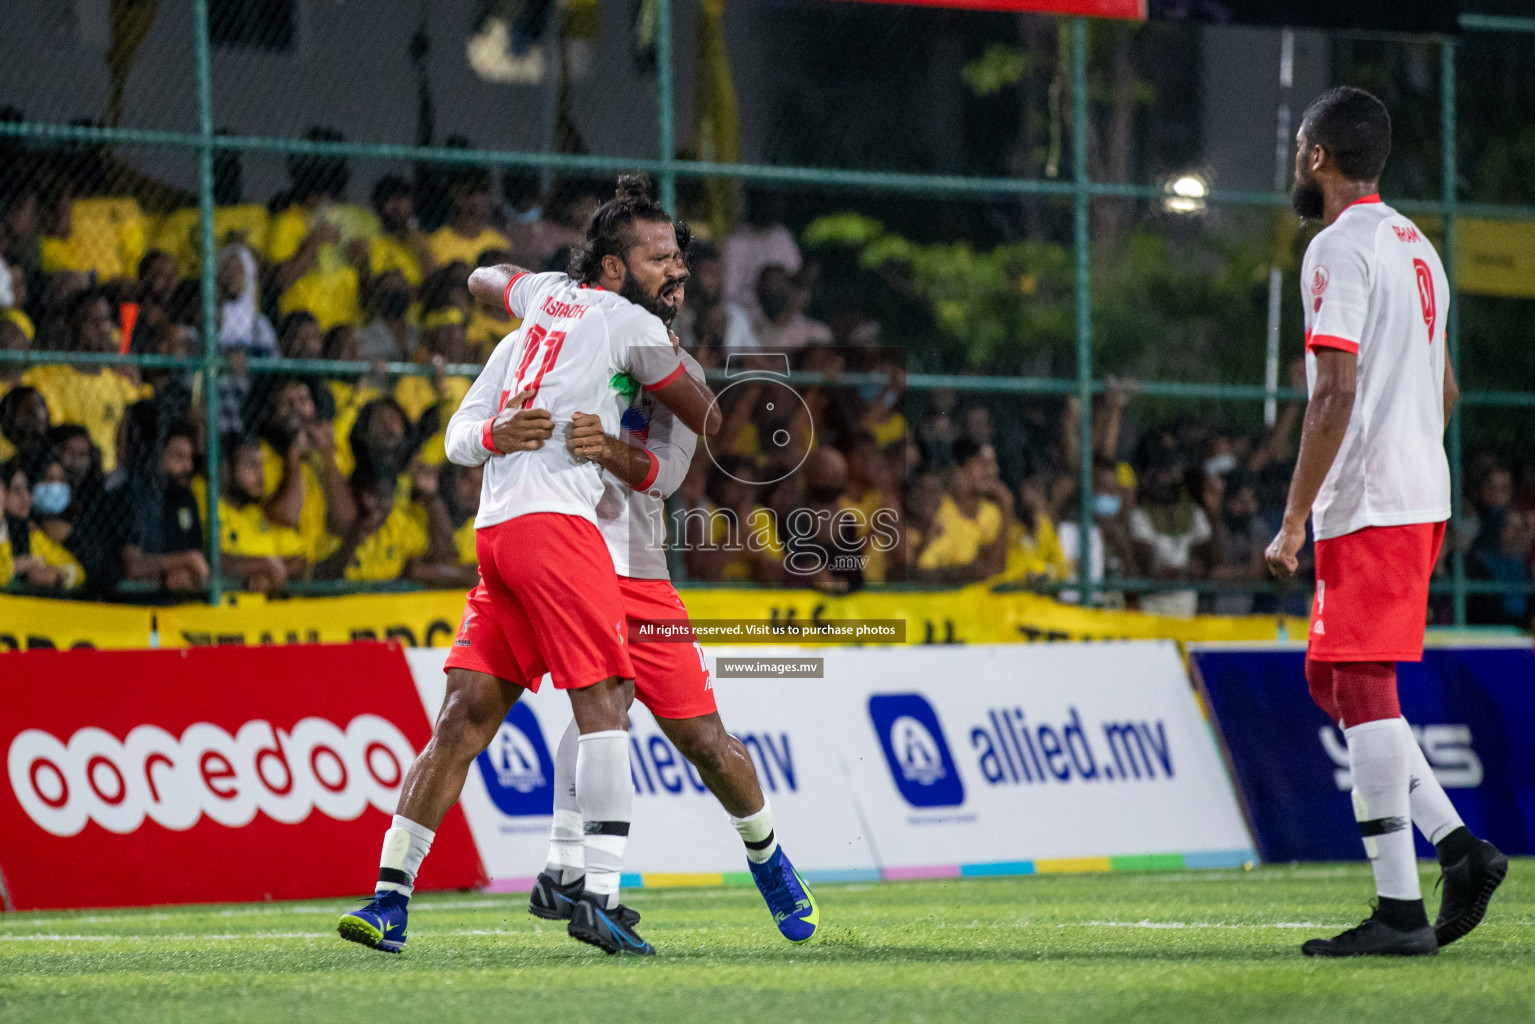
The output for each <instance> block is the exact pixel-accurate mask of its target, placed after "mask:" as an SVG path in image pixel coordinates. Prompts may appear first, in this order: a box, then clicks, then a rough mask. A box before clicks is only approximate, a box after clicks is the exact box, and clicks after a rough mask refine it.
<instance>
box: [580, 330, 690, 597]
mask: <svg viewBox="0 0 1535 1024" xmlns="http://www.w3.org/2000/svg"><path fill="white" fill-rule="evenodd" d="M679 354H680V355H681V357H682V365H683V367H684V368H685V369H686V370H687V372H688V374H689V375H690V376H691V377H692V378H693V379H694V380H696V381H698V383H700V384H702V383H704V368H703V367H702V366H699V365H698V361H697V360H696V359H694V358H693V357H692V356H691V355H689V354H688V353H687V352H685V351H684V352H681V353H679ZM622 425H623V432H622V433H621V434H620V435H619V437H620V438H621V439H622V440H624V441H625V442H627V443H629V444H632V445H634V446H636V447H643V448H644V449H645V453H646V454H647V455H648V456H649V457H650V473H649V475H648V476H646V478H645V479H644V480H643V481H641V482H640V486H639V487H635V488H631V487H630V486H629V485H628V484H626V483H624V482H623V481H622V480H620V479H619V478H618V477H616V476H614V475H613V474H612V473H608V472H604V473H603V474H602V483H603V492H602V500H601V501H600V502H598V503H597V528H598V529H599V530H601V531H602V539H603V540H605V541H607V544H608V552H609V553H610V554H611V555H612V556H613V568H614V569H615V570H617V572H618V575H620V576H632V577H635V578H636V579H642V580H664V579H669V578H670V577H671V573H670V572H669V571H668V569H667V565H666V499H667V498H669V497H671V495H672V492H674V491H675V490H676V489H677V488H678V487H681V486H682V480H683V477H685V476H687V475H688V467H689V466H691V465H692V464H693V453H694V452H696V451H697V450H698V435H697V434H695V433H693V432H692V431H691V430H689V429H688V428H687V426H686V425H684V424H683V423H682V421H680V420H678V419H677V417H676V415H675V414H674V413H673V412H672V411H671V410H670V409H668V408H667V407H666V406H664V405H662V404H661V403H660V402H658V401H656V399H655V396H654V395H652V394H650V392H648V391H646V390H644V389H643V388H640V389H636V391H635V394H634V398H633V400H632V401H631V402H630V404H629V408H628V409H626V410H624V414H623V419H622Z"/></svg>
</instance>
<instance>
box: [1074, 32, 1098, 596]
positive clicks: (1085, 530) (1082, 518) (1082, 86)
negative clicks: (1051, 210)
mask: <svg viewBox="0 0 1535 1024" xmlns="http://www.w3.org/2000/svg"><path fill="white" fill-rule="evenodd" d="M1071 158H1072V167H1073V171H1074V185H1075V189H1074V191H1073V193H1072V203H1073V205H1074V207H1075V210H1074V212H1075V215H1076V216H1075V225H1074V228H1075V231H1074V235H1075V237H1074V239H1073V246H1074V248H1075V253H1076V258H1077V401H1078V402H1079V403H1080V404H1081V410H1080V417H1079V426H1080V428H1081V432H1082V433H1081V440H1080V444H1081V452H1080V455H1079V459H1078V461H1079V462H1080V463H1081V465H1080V466H1079V467H1078V469H1079V470H1080V474H1081V477H1080V481H1081V482H1080V487H1081V491H1082V495H1081V500H1080V501H1079V502H1078V506H1077V583H1078V586H1079V587H1080V588H1081V589H1080V594H1081V601H1082V603H1083V604H1094V603H1096V600H1097V595H1095V594H1093V593H1092V592H1091V591H1089V589H1088V587H1089V586H1090V585H1091V583H1092V566H1091V564H1090V562H1091V556H1092V528H1093V518H1094V517H1093V328H1092V316H1091V309H1090V306H1089V303H1090V299H1091V282H1090V280H1089V278H1090V275H1091V273H1092V261H1091V259H1090V256H1091V252H1090V246H1091V245H1092V240H1091V237H1090V234H1089V231H1088V214H1089V212H1090V209H1089V203H1090V200H1091V196H1090V194H1089V192H1088V188H1087V186H1088V179H1087V22H1086V21H1084V20H1083V19H1081V18H1073V19H1072V20H1071Z"/></svg>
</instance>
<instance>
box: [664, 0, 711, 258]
mask: <svg viewBox="0 0 1535 1024" xmlns="http://www.w3.org/2000/svg"><path fill="white" fill-rule="evenodd" d="M656 84H657V85H658V87H659V90H658V91H659V102H660V106H661V123H660V148H661V167H662V170H661V205H662V206H664V207H666V209H667V210H668V211H670V212H671V215H672V216H673V217H675V216H677V172H676V171H675V170H673V169H672V161H673V160H675V159H676V158H677V143H676V139H675V138H674V136H675V134H676V112H675V111H674V110H673V109H672V106H673V100H672V3H671V0H656ZM722 241H723V240H722Z"/></svg>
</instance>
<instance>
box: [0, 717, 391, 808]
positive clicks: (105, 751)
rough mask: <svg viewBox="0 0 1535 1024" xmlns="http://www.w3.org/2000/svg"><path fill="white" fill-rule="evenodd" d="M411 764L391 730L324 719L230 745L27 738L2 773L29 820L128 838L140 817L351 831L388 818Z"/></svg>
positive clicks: (190, 736) (148, 730)
mask: <svg viewBox="0 0 1535 1024" xmlns="http://www.w3.org/2000/svg"><path fill="white" fill-rule="evenodd" d="M415 756H416V752H415V750H414V749H413V748H412V747H411V745H410V742H409V741H408V740H406V738H405V736H404V735H403V734H402V733H401V732H400V730H399V729H398V728H396V727H395V725H394V724H393V723H392V722H390V721H388V720H387V719H384V718H380V717H379V716H377V715H358V716H357V717H356V718H354V719H352V720H351V721H350V722H349V723H347V725H346V728H345V729H343V728H341V727H340V726H337V725H336V724H334V723H332V722H330V721H327V720H326V719H323V718H305V719H302V720H300V721H299V722H298V723H296V724H295V725H294V726H293V728H292V729H288V730H284V729H278V728H276V727H275V726H273V725H272V723H271V722H268V721H264V720H260V719H258V720H255V721H250V722H246V723H245V724H244V725H243V726H241V727H240V729H239V730H238V731H237V732H236V733H235V734H234V735H233V736H231V735H230V734H229V733H227V732H225V731H224V730H223V729H221V728H219V727H218V726H216V725H211V724H209V723H207V722H197V723H195V724H193V725H191V726H189V727H188V728H187V729H186V731H185V732H183V733H182V734H181V736H180V738H179V739H178V738H177V737H175V736H173V735H171V734H170V733H169V732H167V731H165V730H164V729H162V728H160V727H159V726H155V725H141V726H139V727H138V728H136V729H134V730H133V731H131V732H130V733H128V736H127V738H126V739H122V740H119V739H118V738H117V737H115V736H113V735H112V734H111V733H109V732H107V731H106V730H105V729H98V728H95V727H90V728H85V729H81V730H80V731H78V732H76V733H75V734H74V735H73V736H71V737H69V740H68V742H64V741H61V740H59V739H58V738H57V737H55V736H53V735H52V734H51V733H47V732H44V731H42V730H41V729H28V730H26V731H25V732H23V733H20V734H19V735H18V736H17V737H16V738H15V739H14V740H12V741H11V747H10V752H9V754H8V755H7V758H6V766H7V768H8V770H9V773H10V780H11V789H12V791H13V792H15V794H16V799H17V800H18V801H19V802H20V804H21V806H22V809H23V810H25V811H26V812H27V815H28V816H29V817H30V818H31V819H32V820H33V821H35V822H36V823H37V824H38V825H39V826H40V827H41V828H42V829H44V830H45V831H47V832H51V833H52V834H54V835H56V836H72V835H75V834H77V833H78V832H80V830H81V829H83V828H85V823H86V822H87V821H94V822H96V824H98V825H100V826H101V827H102V828H104V829H106V830H107V831H109V832H116V833H119V834H127V833H129V832H134V831H136V830H137V829H138V828H139V827H140V826H141V825H142V824H143V823H144V819H145V817H148V818H149V819H150V820H151V821H153V822H155V823H156V824H158V825H160V826H161V827H163V828H167V829H172V830H174V831H183V830H185V829H189V828H191V827H192V826H193V825H195V824H197V822H198V821H199V820H200V819H201V818H202V816H203V815H205V814H206V815H207V816H208V817H209V818H211V819H212V820H213V821H216V822H218V823H219V824H220V825H224V826H227V827H229V828H241V827H243V826H245V825H248V824H250V822H251V820H252V819H253V818H255V816H256V812H257V811H258V810H259V811H261V812H262V813H264V814H265V815H266V816H267V817H269V818H271V819H273V820H274V821H278V822H281V823H283V824H296V823H298V822H301V821H303V820H304V819H305V818H307V817H309V814H310V812H312V811H315V810H318V811H319V812H320V813H321V814H324V815H326V816H328V817H331V818H335V819H337V820H338V821H351V820H353V819H355V818H356V817H357V816H358V815H360V814H362V812H363V811H364V810H365V809H366V808H367V807H368V805H369V804H372V805H373V806H374V807H376V808H378V809H379V810H380V811H383V812H384V813H385V814H391V813H393V812H394V809H395V804H396V802H397V800H398V798H399V794H400V784H401V783H402V782H403V781H404V778H405V769H406V768H407V767H408V766H409V765H410V763H411V761H412V760H414V759H415Z"/></svg>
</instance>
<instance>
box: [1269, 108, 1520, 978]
mask: <svg viewBox="0 0 1535 1024" xmlns="http://www.w3.org/2000/svg"><path fill="white" fill-rule="evenodd" d="M1296 146H1297V149H1296V155H1295V187H1294V190H1293V192H1292V195H1291V198H1292V201H1293V202H1294V205H1295V209H1296V211H1297V212H1298V213H1299V214H1300V215H1301V216H1302V217H1305V218H1307V219H1308V220H1321V221H1322V222H1323V224H1324V225H1326V226H1325V227H1324V229H1323V230H1322V231H1321V232H1320V233H1319V234H1318V235H1317V236H1316V237H1315V238H1314V239H1312V241H1311V244H1310V246H1309V247H1307V249H1306V259H1305V262H1304V264H1303V267H1302V272H1301V286H1302V298H1303V299H1304V301H1305V323H1306V378H1307V390H1308V393H1309V398H1310V401H1309V403H1308V404H1307V406H1306V419H1305V425H1304V427H1303V428H1302V432H1301V444H1300V454H1299V456H1298V459H1297V461H1296V465H1295V474H1294V477H1293V478H1292V480H1291V482H1290V495H1289V501H1288V504H1287V506H1286V508H1285V516H1284V522H1283V525H1282V526H1281V527H1280V530H1279V534H1278V536H1276V537H1275V538H1274V541H1273V543H1272V544H1270V545H1269V548H1268V552H1267V558H1268V564H1269V568H1270V570H1271V571H1272V572H1273V573H1274V574H1275V575H1276V576H1278V577H1280V578H1281V579H1283V578H1288V577H1289V576H1291V575H1292V574H1293V573H1294V572H1295V570H1296V567H1297V558H1296V555H1297V553H1298V552H1299V551H1300V549H1301V546H1302V545H1303V544H1304V543H1305V540H1306V517H1307V514H1308V512H1309V514H1310V516H1311V521H1312V531H1313V533H1314V535H1315V537H1316V600H1315V601H1314V602H1313V604H1312V609H1311V634H1310V639H1309V643H1308V645H1307V648H1306V680H1307V683H1308V685H1309V688H1310V691H1311V697H1312V699H1313V700H1315V701H1316V703H1317V705H1318V706H1320V707H1321V709H1322V710H1323V711H1325V712H1326V713H1327V715H1328V716H1329V717H1330V718H1331V719H1332V720H1333V721H1335V722H1339V723H1341V725H1342V727H1343V733H1344V736H1345V737H1346V738H1347V740H1348V759H1349V770H1350V772H1351V773H1352V775H1353V779H1354V794H1353V797H1354V817H1355V818H1356V820H1357V821H1358V823H1359V834H1360V836H1361V837H1362V838H1363V840H1364V848H1365V853H1366V855H1367V856H1368V857H1369V859H1370V867H1371V869H1372V871H1373V872H1374V875H1375V890H1376V893H1377V895H1378V896H1379V902H1378V903H1377V905H1376V908H1375V912H1374V913H1373V914H1372V915H1371V916H1370V917H1369V918H1367V919H1366V920H1365V921H1364V922H1363V923H1362V924H1360V925H1359V926H1357V927H1355V928H1351V929H1349V930H1348V931H1346V932H1343V933H1342V934H1340V935H1337V936H1334V937H1333V938H1330V939H1312V940H1310V941H1309V942H1307V943H1305V944H1304V945H1303V946H1302V947H1301V948H1302V951H1303V952H1304V953H1305V954H1306V955H1308V956H1379V955H1398V956H1423V955H1429V954H1433V953H1436V952H1438V950H1439V947H1441V946H1444V945H1447V944H1448V943H1451V942H1454V941H1455V940H1457V939H1459V938H1462V937H1464V936H1465V935H1466V934H1467V933H1469V932H1470V931H1471V930H1472V929H1473V928H1475V927H1476V926H1477V925H1478V924H1479V923H1480V922H1481V920H1482V917H1483V915H1484V914H1485V913H1486V910H1487V903H1488V900H1490V899H1491V897H1492V894H1493V892H1494V891H1495V890H1496V889H1497V888H1498V886H1499V885H1500V884H1501V883H1502V881H1503V877H1504V875H1505V874H1506V873H1507V871H1508V860H1507V858H1506V857H1504V856H1503V855H1502V854H1501V853H1500V852H1498V850H1497V848H1496V847H1494V846H1493V845H1492V844H1491V843H1488V842H1486V841H1484V840H1480V839H1477V838H1476V837H1475V836H1473V835H1472V834H1471V832H1470V831H1469V830H1467V828H1466V827H1465V825H1464V823H1463V822H1462V821H1461V819H1460V816H1459V815H1458V814H1457V813H1456V812H1455V808H1454V807H1453V806H1451V804H1450V801H1449V798H1448V797H1446V796H1445V793H1444V789H1443V788H1442V787H1441V786H1440V785H1439V783H1438V782H1437V781H1436V780H1435V779H1434V774H1433V772H1432V770H1430V768H1429V766H1428V762H1427V760H1426V759H1425V758H1424V756H1423V751H1422V750H1421V749H1419V747H1418V744H1417V741H1416V740H1415V739H1414V738H1413V735H1412V731H1411V729H1409V728H1408V725H1407V722H1406V720H1405V719H1403V718H1402V712H1401V708H1400V706H1399V704H1398V701H1397V688H1396V662H1399V661H1420V660H1421V659H1422V657H1423V633H1424V627H1425V624H1426V619H1427V606H1428V584H1429V576H1430V574H1431V573H1432V572H1433V568H1434V563H1435V562H1436V561H1437V560H1438V557H1439V548H1440V545H1441V544H1442V542H1443V540H1444V532H1445V523H1446V521H1447V520H1448V519H1449V517H1450V472H1449V464H1448V463H1447V461H1446V459H1445V454H1444V440H1443V435H1444V429H1445V425H1446V424H1447V422H1448V420H1449V416H1450V413H1451V411H1452V410H1453V409H1454V406H1455V400H1456V397H1457V395H1458V389H1457V387H1456V384H1455V375H1454V372H1453V370H1452V369H1451V367H1450V365H1449V362H1448V361H1447V359H1446V358H1445V356H1446V353H1445V320H1446V318H1447V316H1448V313H1449V305H1450V291H1449V281H1448V279H1447V278H1446V276H1445V272H1444V267H1443V266H1442V265H1441V264H1440V262H1439V256H1438V254H1437V253H1436V252H1435V251H1434V247H1433V246H1432V245H1430V244H1429V242H1428V240H1427V239H1426V238H1424V237H1423V234H1422V232H1421V231H1420V230H1419V229H1418V228H1417V226H1416V225H1414V224H1413V223H1412V222H1411V221H1410V220H1408V219H1407V218H1406V217H1403V216H1402V215H1401V214H1399V213H1397V212H1396V211H1395V210H1393V209H1392V208H1391V207H1389V206H1387V205H1386V204H1384V203H1382V202H1381V199H1380V194H1379V187H1378V182H1379V179H1380V174H1381V171H1382V170H1383V169H1384V168H1385V166H1386V157H1387V155H1388V154H1389V153H1390V150H1391V118H1390V115H1389V114H1388V113H1387V112H1386V107H1385V105H1384V104H1382V103H1381V102H1380V100H1378V99H1376V98H1375V97H1374V96H1372V95H1370V94H1369V93H1367V92H1364V91H1362V90H1360V89H1353V88H1349V87H1347V86H1344V87H1340V88H1337V89H1333V90H1332V91H1330V92H1327V93H1325V94H1323V95H1322V97H1321V98H1319V99H1318V100H1317V101H1316V102H1314V103H1313V104H1312V105H1311V106H1310V107H1309V108H1308V109H1307V110H1306V114H1305V116H1304V117H1303V118H1302V120H1301V125H1300V130H1299V132H1298V133H1297V135H1296ZM1409 821H1411V822H1414V823H1416V824H1417V826H1418V828H1419V829H1420V830H1421V831H1422V832H1423V835H1424V836H1425V837H1427V839H1428V840H1429V842H1431V843H1433V844H1434V846H1435V850H1436V852H1437V854H1438V857H1439V863H1440V866H1441V870H1442V872H1443V880H1444V895H1443V897H1442V898H1441V901H1440V905H1439V917H1438V920H1437V921H1436V922H1435V923H1434V924H1433V925H1432V926H1431V925H1430V924H1429V922H1428V916H1427V914H1426V913H1425V911H1424V909H1423V896H1422V893H1421V891H1420V889H1419V884H1418V864H1417V859H1416V855H1415V853H1414V850H1413V837H1412V829H1411V826H1410V825H1409Z"/></svg>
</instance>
